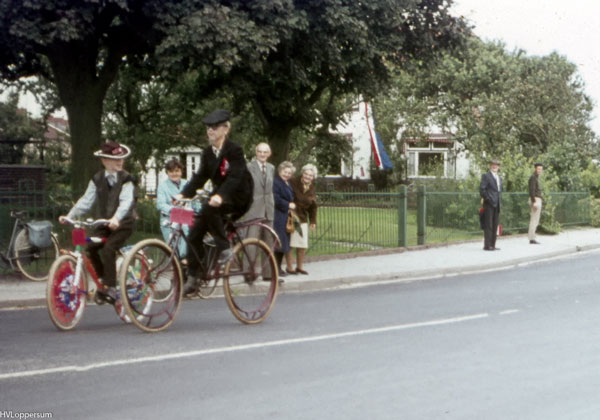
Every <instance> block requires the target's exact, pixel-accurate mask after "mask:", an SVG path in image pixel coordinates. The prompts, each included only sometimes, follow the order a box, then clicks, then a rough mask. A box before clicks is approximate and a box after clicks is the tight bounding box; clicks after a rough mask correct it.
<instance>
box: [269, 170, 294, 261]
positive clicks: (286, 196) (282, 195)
mask: <svg viewBox="0 0 600 420" xmlns="http://www.w3.org/2000/svg"><path fill="white" fill-rule="evenodd" d="M273 198H274V200H275V216H274V220H273V228H274V229H275V232H277V235H279V240H280V241H281V248H278V249H275V251H277V252H283V253H287V252H289V251H290V234H289V233H287V232H286V231H285V224H286V222H287V218H288V209H289V207H290V203H291V202H293V201H294V191H293V190H292V187H290V186H289V185H288V184H286V183H285V181H284V180H283V179H281V178H280V177H279V175H275V178H274V179H273Z"/></svg>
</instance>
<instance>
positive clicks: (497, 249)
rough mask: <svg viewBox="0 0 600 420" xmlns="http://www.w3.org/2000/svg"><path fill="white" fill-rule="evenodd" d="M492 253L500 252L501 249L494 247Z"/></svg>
mask: <svg viewBox="0 0 600 420" xmlns="http://www.w3.org/2000/svg"><path fill="white" fill-rule="evenodd" d="M492 251H500V248H496V247H493V248H492Z"/></svg>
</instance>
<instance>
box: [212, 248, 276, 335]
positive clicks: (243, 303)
mask: <svg viewBox="0 0 600 420" xmlns="http://www.w3.org/2000/svg"><path fill="white" fill-rule="evenodd" d="M233 252H234V256H233V258H232V259H231V260H230V261H229V262H228V263H227V265H226V266H225V271H224V274H223V289H224V293H225V299H226V300H227V305H228V306H229V309H230V310H231V312H232V313H233V315H234V316H235V317H236V318H237V319H238V320H240V321H241V322H243V323H244V324H257V323H259V322H262V321H263V320H265V319H266V318H267V316H269V313H270V312H271V310H272V309H273V306H274V305H275V300H276V298H277V289H278V287H279V282H278V279H277V266H276V264H275V258H274V257H273V253H272V252H271V250H270V249H269V247H268V246H267V245H266V244H265V243H264V242H263V241H260V240H258V239H255V238H246V239H244V240H243V241H242V242H241V243H238V244H237V245H236V246H235V248H234V249H233Z"/></svg>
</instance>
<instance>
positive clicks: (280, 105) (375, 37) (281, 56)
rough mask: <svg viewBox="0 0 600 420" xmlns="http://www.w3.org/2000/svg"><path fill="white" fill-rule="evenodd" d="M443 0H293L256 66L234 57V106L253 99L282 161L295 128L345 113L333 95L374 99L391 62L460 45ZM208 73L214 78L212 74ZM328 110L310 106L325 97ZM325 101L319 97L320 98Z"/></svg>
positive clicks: (459, 31)
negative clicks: (272, 43)
mask: <svg viewBox="0 0 600 420" xmlns="http://www.w3.org/2000/svg"><path fill="white" fill-rule="evenodd" d="M449 5H450V2H447V1H444V0H423V1H416V0H403V1H398V0H393V1H392V0H369V1H355V0H305V1H294V2H293V4H292V5H291V6H292V7H291V9H290V11H289V14H290V17H289V19H288V21H289V22H291V24H288V25H287V26H278V27H276V29H277V30H280V31H281V34H280V36H279V42H278V44H277V46H276V48H275V49H273V50H271V51H269V52H268V54H267V55H266V58H265V59H264V62H263V63H262V65H260V66H257V65H255V63H252V62H250V63H247V62H245V61H239V62H238V63H237V64H234V65H233V66H232V67H231V71H230V72H229V74H228V75H226V76H224V75H223V74H212V75H208V76H209V77H207V79H206V84H207V85H211V84H213V83H214V81H215V80H220V81H221V82H224V81H226V83H227V84H228V86H230V87H231V91H232V92H233V95H234V99H235V101H236V103H237V104H238V105H239V106H243V105H245V104H251V105H252V107H253V109H254V110H255V112H256V115H257V116H258V118H259V120H260V121H261V123H262V127H263V131H264V134H265V136H266V137H267V138H268V139H269V143H270V144H271V147H272V149H273V161H274V162H280V161H282V160H284V159H285V158H287V156H288V153H289V151H290V138H291V133H292V131H293V130H294V129H307V128H308V129H310V128H311V127H317V126H322V127H329V126H333V127H335V126H336V125H337V123H338V122H339V120H340V118H341V117H342V116H343V113H339V112H334V110H335V105H336V100H335V98H340V97H343V96H344V95H347V94H353V95H359V94H363V96H365V97H366V98H370V97H373V96H374V95H375V94H376V93H377V92H379V91H381V90H382V89H383V88H384V86H386V85H387V83H388V81H389V76H390V70H391V66H392V64H394V65H396V66H403V65H407V63H410V62H412V61H415V60H425V59H428V58H429V57H431V56H432V55H433V54H434V53H435V52H436V51H437V50H438V49H443V48H450V47H453V46H456V45H459V44H460V42H461V40H462V35H463V33H465V32H466V28H465V26H464V23H463V21H462V20H461V19H457V18H454V17H452V16H451V15H450V14H449V10H448V9H449ZM211 76H214V77H211ZM327 96H329V97H331V98H332V100H330V101H324V103H325V104H331V105H332V107H331V108H327V107H325V108H324V107H320V109H318V107H316V105H317V104H318V103H319V101H322V98H323V97H327ZM322 103H323V102H322Z"/></svg>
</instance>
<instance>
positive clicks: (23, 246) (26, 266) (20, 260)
mask: <svg viewBox="0 0 600 420" xmlns="http://www.w3.org/2000/svg"><path fill="white" fill-rule="evenodd" d="M51 238H52V245H51V246H49V247H47V248H37V247H35V246H33V245H31V244H30V243H29V234H28V233H27V229H21V230H20V231H19V233H17V237H16V238H15V247H14V250H15V262H16V264H17V268H18V269H19V271H20V272H21V273H23V275H24V276H25V277H27V278H28V279H29V280H33V281H45V280H47V279H48V271H49V270H50V266H51V265H52V263H53V262H54V260H55V259H56V258H58V255H59V250H58V241H57V240H56V237H55V236H54V235H52V237H51Z"/></svg>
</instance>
